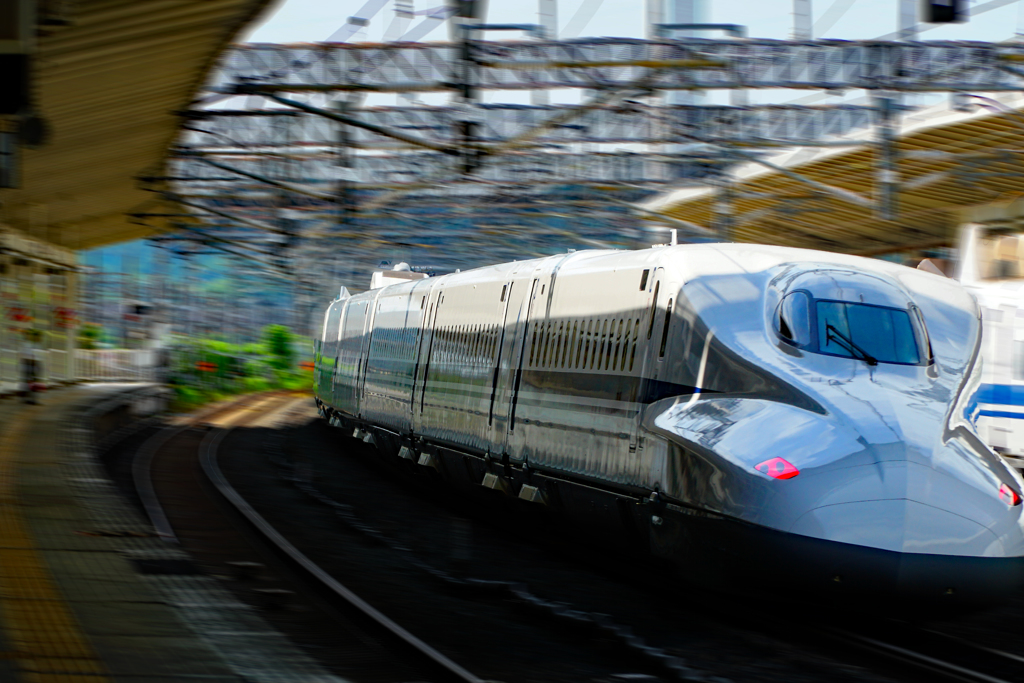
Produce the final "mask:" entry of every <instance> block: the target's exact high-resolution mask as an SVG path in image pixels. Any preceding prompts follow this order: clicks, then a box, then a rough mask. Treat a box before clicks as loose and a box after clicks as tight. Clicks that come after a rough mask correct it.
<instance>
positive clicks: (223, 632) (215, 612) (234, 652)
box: [0, 384, 340, 683]
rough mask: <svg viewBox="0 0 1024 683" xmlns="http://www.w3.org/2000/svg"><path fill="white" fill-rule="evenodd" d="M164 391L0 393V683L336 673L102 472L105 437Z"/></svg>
mask: <svg viewBox="0 0 1024 683" xmlns="http://www.w3.org/2000/svg"><path fill="white" fill-rule="evenodd" d="M158 391H159V389H158V388H157V387H156V386H155V385H145V384H101V385H77V386H71V387H65V388H62V389H58V390H55V391H50V392H46V393H45V394H43V396H42V400H41V402H40V404H39V405H26V404H24V403H22V402H21V401H19V400H18V399H17V398H5V399H2V400H0V682H5V681H32V682H35V681H41V682H42V681H45V682H51V681H52V682H58V681H60V682H62V683H70V682H71V681H76V682H80V683H100V682H101V681H133V682H134V681H138V682H140V683H141V682H143V681H163V682H166V681H185V680H188V681H299V680H302V681H339V680H340V679H338V678H336V677H334V676H330V675H326V674H325V672H323V671H322V670H321V669H319V668H318V667H317V666H315V665H313V663H312V662H310V661H308V658H305V657H304V656H302V653H300V652H297V651H296V650H295V648H294V647H293V646H292V645H291V644H290V643H289V642H287V641H286V639H284V637H283V636H281V635H280V633H278V632H276V631H274V629H272V628H270V627H269V626H268V625H267V624H266V623H265V622H264V621H263V620H262V619H261V618H260V616H259V615H258V614H257V613H256V612H255V610H253V609H251V608H249V607H248V606H247V605H244V604H242V603H240V602H238V601H237V600H236V599H235V598H234V597H233V595H232V594H231V593H230V592H229V591H228V590H226V589H225V588H223V587H222V586H220V584H219V583H218V580H217V579H216V578H213V577H210V576H205V575H202V574H201V573H200V572H196V571H189V570H188V567H189V566H190V564H191V562H190V561H189V558H188V557H187V555H186V554H185V553H184V552H183V551H182V550H180V549H179V548H177V547H176V546H173V545H170V544H168V543H166V542H165V541H163V540H160V539H159V538H157V537H156V535H155V534H154V533H153V530H152V528H151V527H150V526H149V525H148V523H147V522H146V521H145V520H144V519H142V517H141V516H140V515H139V513H138V512H137V511H136V510H135V509H134V508H133V507H132V506H130V505H129V504H128V503H127V502H126V501H125V500H124V499H123V498H122V497H121V495H120V494H119V493H118V492H117V491H116V489H115V488H114V486H113V484H112V483H110V482H109V480H108V479H107V477H106V475H105V473H104V471H103V469H102V467H101V466H100V464H99V462H98V460H97V458H96V450H95V449H96V442H97V439H98V438H104V437H105V438H108V439H110V438H115V439H116V438H117V436H118V430H121V431H122V432H123V431H124V430H125V429H128V428H129V427H128V423H129V422H132V421H135V420H137V419H139V418H140V414H141V416H144V415H145V414H146V413H147V412H153V411H155V410H157V409H159V405H158V404H159V393H158ZM183 567H184V568H185V569H184V570H183V569H182V568H183Z"/></svg>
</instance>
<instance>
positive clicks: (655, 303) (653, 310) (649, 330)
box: [647, 282, 661, 339]
mask: <svg viewBox="0 0 1024 683" xmlns="http://www.w3.org/2000/svg"><path fill="white" fill-rule="evenodd" d="M660 289H661V283H660V282H658V283H655V285H654V296H653V297H652V298H651V314H650V320H649V321H648V323H647V339H650V338H651V333H652V332H654V314H655V313H656V312H657V311H658V290H660Z"/></svg>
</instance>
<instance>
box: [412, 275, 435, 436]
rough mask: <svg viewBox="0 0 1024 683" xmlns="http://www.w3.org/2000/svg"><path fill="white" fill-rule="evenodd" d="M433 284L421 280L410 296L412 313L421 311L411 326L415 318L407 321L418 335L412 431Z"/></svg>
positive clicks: (413, 355)
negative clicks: (414, 310)
mask: <svg viewBox="0 0 1024 683" xmlns="http://www.w3.org/2000/svg"><path fill="white" fill-rule="evenodd" d="M433 284H434V283H433V282H431V281H430V280H429V279H428V280H421V281H420V282H417V283H416V284H415V285H413V288H412V292H411V293H410V294H409V297H410V298H409V308H410V312H411V311H412V309H413V308H414V307H415V308H418V309H419V310H418V312H416V314H415V322H412V323H411V324H410V320H409V318H411V317H413V316H410V317H409V318H407V320H406V327H407V328H412V327H415V335H416V336H415V338H414V339H413V342H412V358H413V361H412V363H413V365H412V377H411V386H410V389H409V405H408V408H407V414H406V424H408V425H409V430H410V431H415V428H414V425H415V415H416V410H415V409H414V408H415V407H416V406H417V405H418V404H417V403H416V387H417V381H418V379H419V371H420V355H421V353H422V352H421V350H420V347H421V346H422V344H423V337H424V336H425V333H426V329H427V325H428V323H429V322H430V320H429V317H428V314H429V313H430V312H432V311H433V308H431V305H430V303H431V302H430V295H431V292H430V290H431V289H432V285H433Z"/></svg>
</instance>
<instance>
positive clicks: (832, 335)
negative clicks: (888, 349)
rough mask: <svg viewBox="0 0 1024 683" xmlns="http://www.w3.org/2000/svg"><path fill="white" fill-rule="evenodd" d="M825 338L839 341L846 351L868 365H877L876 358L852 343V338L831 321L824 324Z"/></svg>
mask: <svg viewBox="0 0 1024 683" xmlns="http://www.w3.org/2000/svg"><path fill="white" fill-rule="evenodd" d="M825 340H826V341H833V340H835V341H837V342H839V343H840V344H841V345H842V346H843V347H844V348H845V349H846V350H847V351H849V352H850V353H852V354H854V356H855V357H858V358H859V359H860V360H862V361H864V362H865V363H867V364H868V365H878V359H877V358H875V357H874V356H872V355H871V354H870V353H868V352H867V351H865V350H864V349H862V348H860V347H859V346H857V345H856V344H854V343H853V340H852V339H850V338H849V337H848V336H846V335H845V334H843V333H842V332H840V331H839V330H837V329H836V328H835V326H834V325H833V324H832V323H826V324H825Z"/></svg>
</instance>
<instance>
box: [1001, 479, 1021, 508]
mask: <svg viewBox="0 0 1024 683" xmlns="http://www.w3.org/2000/svg"><path fill="white" fill-rule="evenodd" d="M999 500H1001V501H1003V502H1004V503H1006V504H1007V505H1009V506H1010V507H1013V506H1014V505H1020V494H1019V493H1017V492H1016V491H1014V490H1013V489H1011V488H1010V487H1009V486H1007V485H1006V484H1000V485H999Z"/></svg>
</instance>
